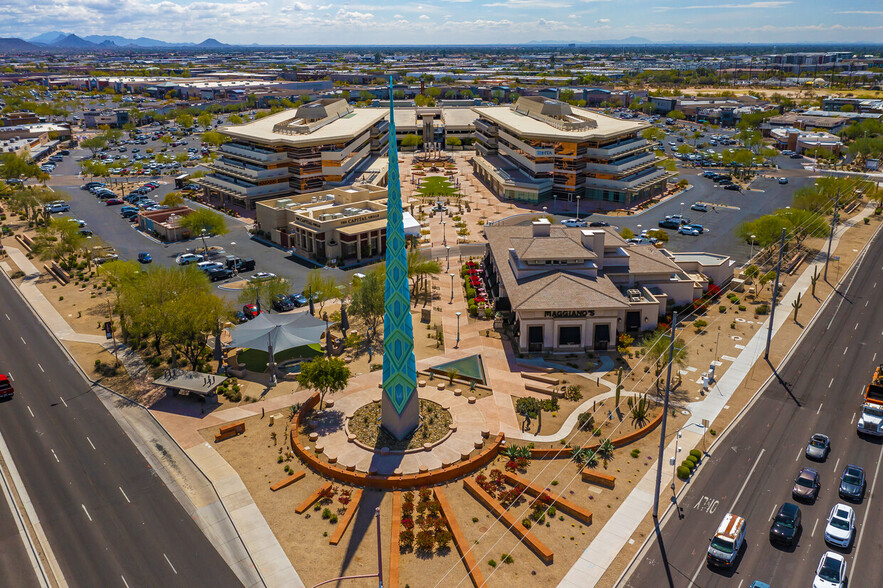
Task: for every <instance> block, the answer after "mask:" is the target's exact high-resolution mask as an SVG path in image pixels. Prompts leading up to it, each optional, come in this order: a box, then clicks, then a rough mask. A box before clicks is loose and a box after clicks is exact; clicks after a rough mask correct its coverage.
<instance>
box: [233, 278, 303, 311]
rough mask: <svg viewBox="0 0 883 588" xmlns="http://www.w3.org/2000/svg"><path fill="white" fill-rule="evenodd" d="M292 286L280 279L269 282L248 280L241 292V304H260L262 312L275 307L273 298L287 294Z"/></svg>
mask: <svg viewBox="0 0 883 588" xmlns="http://www.w3.org/2000/svg"><path fill="white" fill-rule="evenodd" d="M290 288H291V284H289V283H288V282H287V281H285V280H283V279H282V278H280V277H275V278H271V279H269V280H248V281H247V282H246V284H245V288H243V289H242V290H241V291H240V292H239V302H241V303H242V304H259V305H260V307H261V309H262V310H269V309H270V308H272V307H273V297H274V296H278V295H280V294H287V293H288V290H289V289H290Z"/></svg>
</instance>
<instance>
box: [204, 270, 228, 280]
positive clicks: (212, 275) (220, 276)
mask: <svg viewBox="0 0 883 588" xmlns="http://www.w3.org/2000/svg"><path fill="white" fill-rule="evenodd" d="M206 275H207V276H208V279H209V280H211V281H212V282H220V281H221V280H226V279H228V278H232V277H233V270H229V269H227V268H225V267H219V268H215V269H213V270H211V271H209V272H208V273H207V274H206Z"/></svg>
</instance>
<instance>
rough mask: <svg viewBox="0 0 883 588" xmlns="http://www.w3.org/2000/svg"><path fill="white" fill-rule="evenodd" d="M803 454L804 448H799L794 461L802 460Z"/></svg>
mask: <svg viewBox="0 0 883 588" xmlns="http://www.w3.org/2000/svg"><path fill="white" fill-rule="evenodd" d="M801 455H803V448H802V447H801V448H800V449H798V450H797V457H795V458H794V461H800V456H801Z"/></svg>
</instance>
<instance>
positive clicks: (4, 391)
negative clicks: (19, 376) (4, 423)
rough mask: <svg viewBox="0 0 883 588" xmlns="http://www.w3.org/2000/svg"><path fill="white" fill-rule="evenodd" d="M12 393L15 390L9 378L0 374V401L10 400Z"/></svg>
mask: <svg viewBox="0 0 883 588" xmlns="http://www.w3.org/2000/svg"><path fill="white" fill-rule="evenodd" d="M14 393H15V389H14V388H13V387H12V383H11V382H10V381H9V378H8V377H7V376H6V375H4V374H0V400H6V399H7V398H12V396H13V394H14Z"/></svg>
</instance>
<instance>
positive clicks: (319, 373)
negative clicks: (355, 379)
mask: <svg viewBox="0 0 883 588" xmlns="http://www.w3.org/2000/svg"><path fill="white" fill-rule="evenodd" d="M349 379H350V368H348V367H347V365H346V363H344V361H343V360H342V359H340V358H337V357H317V358H315V359H313V360H312V361H308V362H307V363H305V364H303V365H302V366H301V370H300V374H299V375H298V377H297V383H298V384H300V385H301V386H303V387H305V388H310V389H312V390H317V391H318V392H319V410H322V409H323V408H324V403H325V395H326V394H328V393H331V394H334V393H335V392H340V391H341V390H343V389H344V388H346V386H347V383H348V382H349Z"/></svg>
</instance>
